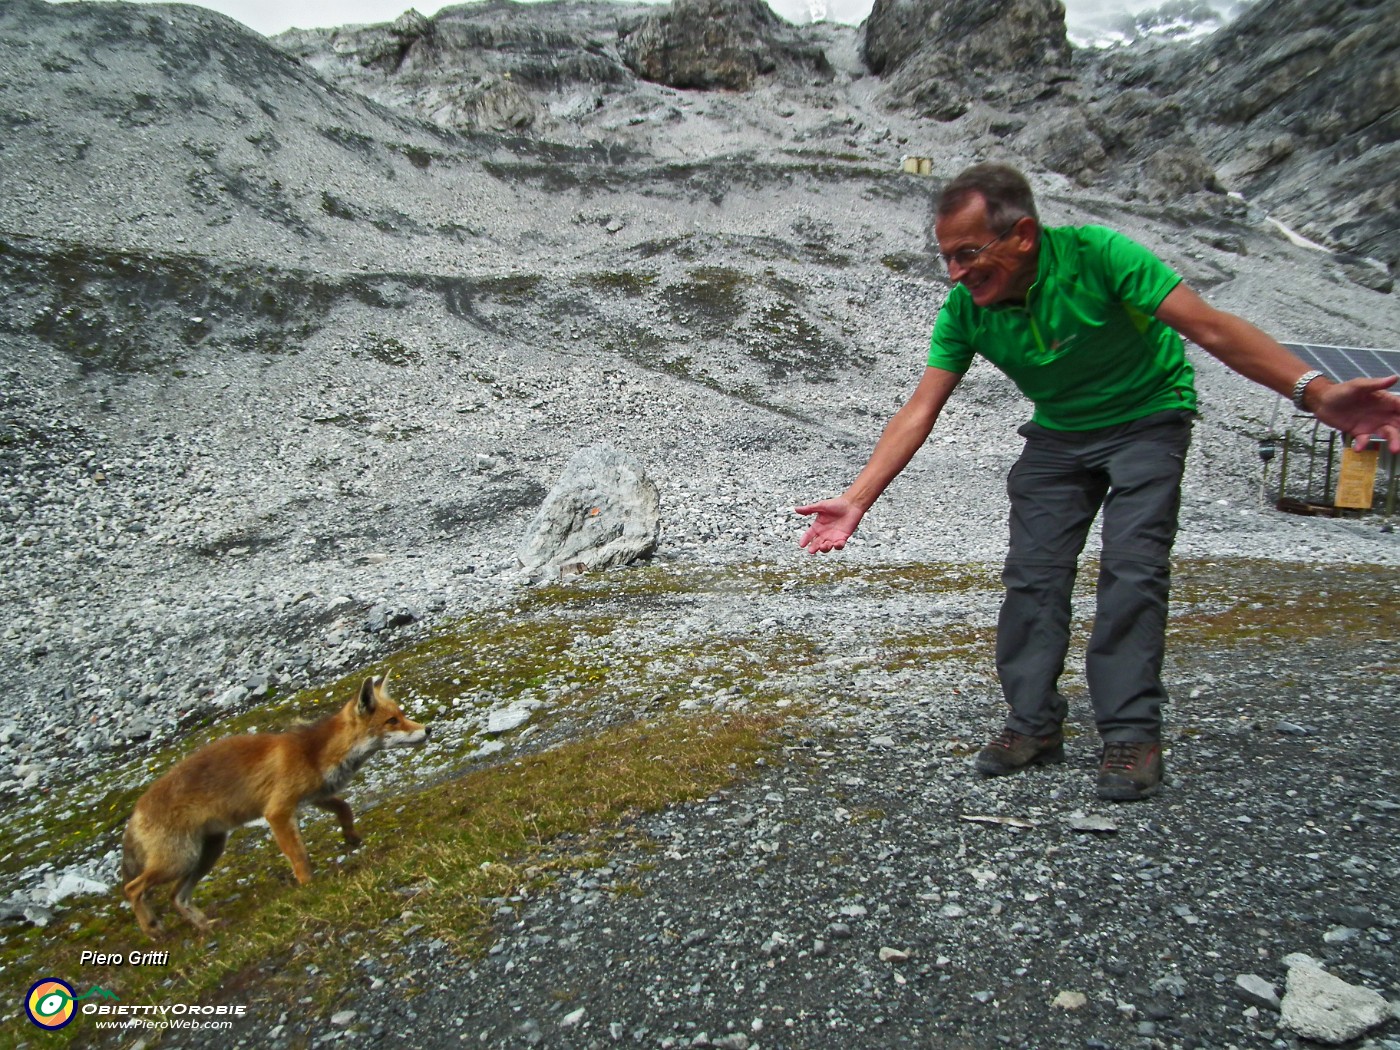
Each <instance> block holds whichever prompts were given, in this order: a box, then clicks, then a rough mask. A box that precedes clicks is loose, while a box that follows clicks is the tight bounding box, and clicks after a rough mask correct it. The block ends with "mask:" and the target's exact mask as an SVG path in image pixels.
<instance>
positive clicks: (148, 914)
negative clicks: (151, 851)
mask: <svg viewBox="0 0 1400 1050" xmlns="http://www.w3.org/2000/svg"><path fill="white" fill-rule="evenodd" d="M159 874H161V873H160V872H152V873H150V874H147V873H146V872H144V871H143V872H142V873H141V874H140V875H137V876H136V877H135V878H134V879H132V880H131V881H130V882H128V883H126V885H124V886H123V887H122V895H123V896H124V897H126V899H127V900H128V901H129V902H130V904H131V910H132V911H133V912H135V913H136V923H137V925H139V926H140V927H141V932H142V933H144V934H145V935H146V936H147V937H149V938H150V939H151V940H153V941H154V940H159V938H160V923H158V922H157V921H156V917H155V914H154V913H153V912H152V911H151V906H150V905H149V904H147V903H146V894H147V893H149V892H150V891H151V890H152V889H154V888H155V887H156V886H157V885H159V884H160V883H162V882H168V881H169V880H170V879H173V878H174V877H175V876H174V875H170V876H169V877H168V878H163V879H162V878H155V877H153V876H156V875H159Z"/></svg>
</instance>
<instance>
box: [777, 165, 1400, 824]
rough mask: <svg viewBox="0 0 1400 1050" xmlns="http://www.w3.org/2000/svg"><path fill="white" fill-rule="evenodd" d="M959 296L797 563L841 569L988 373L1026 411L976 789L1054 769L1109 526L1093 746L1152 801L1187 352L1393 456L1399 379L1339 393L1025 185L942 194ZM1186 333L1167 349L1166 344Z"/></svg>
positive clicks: (1102, 782)
mask: <svg viewBox="0 0 1400 1050" xmlns="http://www.w3.org/2000/svg"><path fill="white" fill-rule="evenodd" d="M934 232H935V235H936V237H937V238H938V247H939V251H940V252H941V253H942V256H943V259H944V261H945V262H946V263H947V266H948V274H949V276H950V277H951V278H952V279H953V281H954V283H955V285H956V286H955V287H954V288H953V291H952V292H951V293H950V294H949V296H948V300H947V302H946V303H945V304H944V306H943V308H942V310H940V312H939V314H938V319H937V321H936V322H935V324H934V330H933V338H932V342H931V346H930V351H929V359H928V367H927V368H926V369H925V371H924V375H923V378H922V379H921V380H920V382H919V384H918V387H917V388H916V389H915V391H914V393H913V395H912V396H911V397H910V399H909V400H908V401H907V402H906V403H905V405H904V406H903V407H902V408H901V409H900V410H899V411H898V412H896V413H895V415H894V417H893V418H892V419H891V420H890V422H889V423H888V424H887V425H886V427H885V430H884V433H883V434H882V435H881V437H880V440H879V442H878V443H877V444H876V446H875V449H874V451H873V452H872V453H871V456H870V459H869V461H868V462H867V463H866V465H865V467H864V469H863V470H862V471H861V472H860V474H859V475H858V476H857V477H856V479H855V481H854V482H853V483H852V484H851V486H850V487H849V488H848V489H847V490H846V491H845V492H844V493H843V494H842V495H841V496H838V497H836V498H834V499H828V500H822V501H821V502H818V503H813V504H810V505H808V506H804V507H798V508H796V510H797V512H798V513H800V514H808V515H814V516H815V521H814V522H813V524H812V525H811V527H810V528H809V529H808V530H807V532H806V533H805V534H804V535H803V537H802V540H801V545H802V546H803V547H805V548H806V549H807V550H808V551H810V552H811V553H813V554H817V553H824V552H826V551H832V550H840V549H841V548H842V547H844V546H845V544H846V541H847V540H848V539H850V537H851V535H852V534H853V533H854V532H855V531H856V528H857V527H858V526H859V524H860V521H861V519H862V518H863V517H864V515H865V514H866V512H868V511H869V509H870V507H871V506H872V505H873V504H874V503H875V501H876V500H877V499H878V498H879V496H880V494H881V493H882V492H884V490H885V488H886V487H887V486H888V485H889V484H890V482H892V481H893V480H894V478H895V477H896V476H897V475H898V474H899V472H900V471H901V470H903V469H904V467H905V465H906V464H908V462H909V460H910V459H912V458H913V456H914V453H915V452H917V451H918V450H919V448H920V447H921V446H922V445H923V444H924V442H925V441H926V440H927V439H928V436H929V434H930V433H931V432H932V430H933V426H934V423H935V422H936V421H937V419H938V415H939V413H940V412H941V411H942V409H943V406H944V405H945V404H946V403H947V401H948V398H949V396H950V395H951V394H952V392H953V390H954V388H955V387H956V386H957V384H958V381H959V380H960V379H961V378H962V375H963V373H964V372H965V371H966V370H967V368H968V366H969V365H970V364H971V361H972V358H973V357H974V356H975V355H977V354H981V355H982V356H983V357H985V358H987V359H988V360H989V361H991V362H992V363H993V364H995V365H996V366H997V367H998V368H1000V369H1001V370H1002V371H1004V372H1005V373H1006V374H1007V375H1008V376H1010V377H1011V379H1012V380H1013V381H1014V382H1015V383H1016V385H1017V386H1018V387H1019V388H1020V389H1021V391H1022V392H1023V393H1024V394H1025V395H1026V396H1027V397H1028V398H1030V399H1031V401H1032V402H1033V403H1034V405H1035V412H1034V415H1033V416H1032V419H1031V421H1030V422H1029V423H1027V424H1026V425H1025V426H1023V427H1022V428H1021V429H1020V433H1021V435H1022V436H1023V437H1024V438H1025V439H1026V444H1025V448H1024V450H1023V452H1022V454H1021V456H1020V458H1019V459H1018V461H1017V462H1016V465H1015V466H1014V467H1013V468H1012V471H1011V474H1010V476H1009V477H1008V479H1007V493H1008V495H1009V497H1010V500H1011V518H1010V544H1009V547H1008V551H1007V557H1006V564H1005V568H1004V571H1003V582H1004V584H1005V586H1006V595H1005V598H1004V599H1003V603H1002V608H1001V613H1000V617H999V619H998V624H997V672H998V675H999V677H1000V679H1001V684H1002V692H1003V695H1004V696H1005V698H1006V701H1007V705H1008V708H1009V710H1008V714H1007V718H1006V725H1005V728H1004V729H1003V730H1002V732H1001V733H1000V734H999V735H998V736H997V737H996V738H995V739H993V740H992V741H991V742H990V743H988V744H987V746H986V747H985V748H983V749H982V751H981V753H980V754H979V755H978V756H977V762H976V764H977V768H978V770H980V771H981V772H982V773H985V774H987V775H992V776H995V775H1000V774H1005V773H1014V772H1017V771H1019V770H1021V769H1025V768H1027V767H1028V766H1032V765H1039V764H1044V763H1048V762H1059V761H1063V759H1064V741H1063V736H1062V733H1061V724H1062V723H1063V721H1064V718H1065V715H1066V712H1067V704H1066V702H1065V699H1064V697H1063V696H1061V695H1060V693H1059V690H1058V680H1059V677H1060V675H1061V673H1062V672H1063V670H1064V660H1065V654H1066V651H1067V649H1068V645H1069V630H1070V593H1071V590H1072V588H1073V585H1074V577H1075V571H1076V567H1077V563H1078V557H1079V554H1080V552H1081V551H1082V549H1083V546H1084V542H1085V539H1086V537H1087V535H1088V532H1089V528H1090V526H1091V525H1092V524H1093V521H1094V519H1095V518H1096V517H1097V516H1098V515H1099V513H1100V512H1102V514H1103V550H1102V554H1101V558H1100V574H1099V581H1098V593H1097V611H1096V615H1095V621H1094V627H1093V631H1092V634H1091V637H1090V640H1089V645H1088V649H1087V653H1086V661H1085V671H1086V675H1087V678H1088V683H1089V692H1090V695H1091V697H1092V700H1093V705H1094V717H1095V721H1096V723H1097V725H1098V729H1099V734H1100V736H1101V738H1102V740H1103V744H1104V747H1103V751H1102V755H1101V761H1100V766H1099V772H1098V793H1099V795H1100V797H1102V798H1106V799H1114V800H1131V799H1139V798H1146V797H1148V796H1150V795H1152V794H1155V793H1156V791H1157V789H1158V787H1159V786H1160V784H1161V780H1162V751H1161V722H1162V720H1161V705H1162V703H1164V702H1165V700H1166V691H1165V689H1164V688H1163V686H1162V682H1161V667H1162V657H1163V648H1164V641H1165V628H1166V612H1167V595H1168V590H1169V583H1170V564H1169V559H1170V553H1171V547H1172V543H1173V541H1174V540H1175V537H1176V527H1177V513H1178V508H1179V506H1180V499H1181V495H1180V492H1181V476H1182V471H1183V470H1184V467H1185V460H1186V451H1187V448H1188V447H1189V444H1190V434H1191V420H1192V418H1193V417H1194V414H1195V410H1196V392H1195V387H1194V383H1193V371H1192V368H1191V364H1190V362H1189V361H1188V360H1187V358H1186V353H1185V348H1184V346H1183V345H1182V341H1181V335H1184V336H1186V337H1187V338H1189V339H1191V340H1192V341H1193V342H1195V343H1196V344H1198V345H1199V346H1201V347H1203V348H1204V349H1205V350H1206V351H1207V352H1209V353H1210V354H1212V355H1213V356H1215V357H1216V358H1218V359H1219V360H1220V361H1222V362H1223V363H1224V364H1226V365H1227V366H1228V367H1230V368H1232V369H1233V370H1235V371H1236V372H1238V373H1240V374H1241V375H1243V376H1246V377H1247V378H1249V379H1252V380H1254V381H1255V382H1257V383H1260V384H1261V385H1263V386H1266V387H1268V388H1269V389H1271V390H1274V391H1276V392H1278V393H1279V394H1282V395H1284V396H1287V397H1291V398H1292V399H1293V401H1294V402H1295V404H1297V405H1298V407H1299V408H1301V409H1304V410H1306V411H1309V412H1312V413H1313V414H1314V415H1315V416H1316V417H1317V418H1318V419H1320V420H1321V421H1322V422H1323V423H1325V424H1327V425H1328V426H1330V427H1332V428H1333V429H1336V430H1340V431H1342V432H1344V433H1347V434H1351V435H1353V436H1354V437H1355V439H1356V444H1357V447H1358V448H1360V447H1364V445H1365V444H1366V442H1368V441H1369V439H1370V438H1371V437H1372V436H1376V437H1379V438H1382V439H1383V440H1385V441H1386V442H1387V443H1388V444H1389V447H1390V450H1391V452H1392V453H1393V454H1400V397H1397V396H1395V395H1394V394H1391V393H1389V392H1388V388H1389V387H1391V386H1392V385H1393V384H1394V383H1395V382H1396V377H1395V376H1390V377H1388V378H1384V379H1355V380H1351V381H1350V382H1347V383H1335V382H1333V381H1332V380H1331V379H1329V378H1328V377H1326V376H1324V375H1322V374H1321V373H1319V372H1316V371H1310V370H1309V369H1308V367H1307V365H1305V364H1304V363H1303V362H1302V361H1300V360H1299V359H1298V358H1297V357H1295V356H1294V355H1292V354H1290V353H1289V352H1288V351H1287V350H1285V349H1284V348H1283V347H1282V346H1280V345H1279V344H1278V343H1277V342H1276V341H1274V340H1273V339H1272V338H1271V337H1269V336H1268V335H1266V334H1265V333H1263V332H1261V331H1260V330H1259V329H1257V328H1255V327H1254V326H1253V325H1251V324H1249V323H1248V322H1246V321H1244V320H1242V319H1241V318H1239V317H1236V316H1235V315H1233V314H1229V313H1225V312H1223V311H1220V310H1216V309H1214V308H1213V307H1211V306H1209V305H1208V304H1207V303H1206V302H1205V301H1204V300H1202V299H1201V297H1200V296H1198V295H1197V294H1196V293H1195V292H1193V291H1192V290H1191V289H1190V288H1188V287H1187V286H1186V285H1185V284H1184V283H1182V281H1181V279H1180V278H1179V277H1178V276H1177V275H1176V274H1174V273H1173V272H1172V271H1171V270H1170V269H1169V268H1168V267H1167V266H1166V265H1165V264H1163V263H1162V262H1161V261H1160V260H1159V259H1157V258H1156V257H1155V256H1154V255H1152V253H1150V252H1149V251H1147V250H1146V249H1145V248H1143V247H1142V246H1140V245H1138V244H1136V243H1134V242H1133V241H1131V240H1129V239H1128V238H1126V237H1123V236H1122V235H1120V234H1117V233H1115V232H1113V231H1112V230H1108V229H1104V228H1103V227H1096V226H1084V227H1043V226H1041V224H1040V221H1039V218H1038V216H1037V214H1036V208H1035V200H1034V197H1033V195H1032V193H1031V189H1030V186H1029V184H1028V183H1027V182H1026V180H1025V178H1024V176H1022V175H1021V174H1020V172H1018V171H1016V170H1015V169H1014V168H1010V167H1007V166H1005V165H1000V164H979V165H975V166H974V167H972V168H969V169H967V170H966V171H964V172H963V173H962V174H960V175H959V176H957V178H955V179H953V180H952V182H950V183H949V184H948V185H947V186H946V187H944V189H943V192H942V194H941V195H940V198H939V201H938V206H937V212H936V217H935V224H934ZM1178 333H1180V335H1178Z"/></svg>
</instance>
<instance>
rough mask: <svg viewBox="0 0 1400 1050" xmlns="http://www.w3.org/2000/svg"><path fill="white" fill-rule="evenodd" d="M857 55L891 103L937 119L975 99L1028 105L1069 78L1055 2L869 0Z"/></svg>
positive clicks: (1061, 14)
mask: <svg viewBox="0 0 1400 1050" xmlns="http://www.w3.org/2000/svg"><path fill="white" fill-rule="evenodd" d="M862 53H863V56H864V59H865V63H866V65H867V66H868V67H869V68H870V70H871V72H873V73H877V74H879V75H880V76H881V77H884V78H885V81H886V84H885V91H886V96H887V97H888V98H889V99H890V100H891V101H892V102H895V103H897V104H900V105H909V106H912V107H914V108H915V109H917V110H918V111H920V112H921V113H923V114H924V115H926V116H930V117H934V118H936V119H939V120H955V119H957V118H958V117H960V116H962V114H963V113H965V112H966V111H967V110H968V109H969V108H970V107H971V106H972V105H973V103H974V102H977V101H987V102H990V103H992V104H995V105H1001V106H1004V107H1013V106H1016V105H1019V104H1023V103H1026V102H1030V101H1031V100H1033V99H1036V98H1039V97H1042V96H1044V95H1046V94H1047V93H1051V94H1053V93H1054V91H1055V90H1056V86H1057V85H1059V84H1061V83H1064V82H1066V81H1068V80H1070V79H1071V73H1070V46H1069V40H1068V38H1067V37H1066V36H1065V8H1064V5H1063V4H1062V3H1060V2H1059V0H875V6H874V7H873V8H872V9H871V12H870V17H869V18H868V19H867V20H866V23H865V41H864V45H863V49H862Z"/></svg>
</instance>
